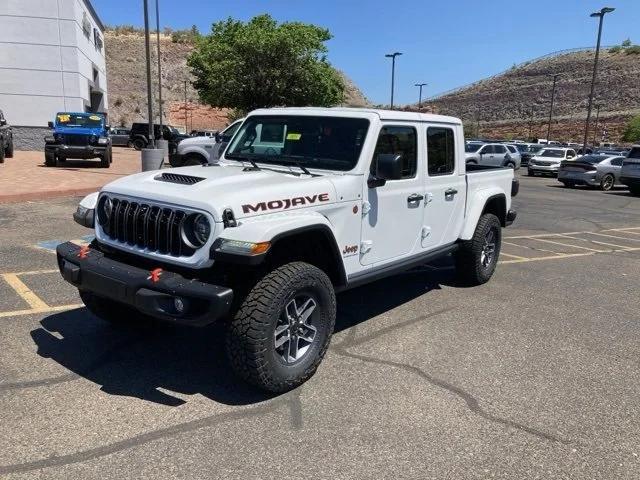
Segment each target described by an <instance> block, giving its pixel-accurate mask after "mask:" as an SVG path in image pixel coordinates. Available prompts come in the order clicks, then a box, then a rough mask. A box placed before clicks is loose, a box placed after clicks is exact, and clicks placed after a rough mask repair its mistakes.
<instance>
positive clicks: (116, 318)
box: [78, 290, 154, 327]
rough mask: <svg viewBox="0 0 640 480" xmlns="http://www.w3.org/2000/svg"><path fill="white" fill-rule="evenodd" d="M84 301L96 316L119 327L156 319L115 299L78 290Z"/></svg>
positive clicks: (140, 324) (150, 321) (136, 324)
mask: <svg viewBox="0 0 640 480" xmlns="http://www.w3.org/2000/svg"><path fill="white" fill-rule="evenodd" d="M78 292H79V293H80V298H81V299H82V303H84V305H85V307H87V310H89V311H90V312H91V313H93V314H94V315H95V316H96V317H98V318H99V319H101V320H104V321H105V322H108V323H110V324H112V325H114V326H117V327H141V326H146V325H149V324H150V323H152V322H153V321H154V320H153V319H152V318H151V317H149V316H148V315H144V314H142V313H140V312H138V311H137V310H136V309H135V308H131V307H128V306H126V305H123V304H121V303H118V302H114V301H113V300H109V299H107V298H103V297H99V296H97V295H95V294H93V293H91V292H87V291H83V290H78Z"/></svg>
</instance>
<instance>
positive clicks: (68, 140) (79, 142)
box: [61, 135, 91, 147]
mask: <svg viewBox="0 0 640 480" xmlns="http://www.w3.org/2000/svg"><path fill="white" fill-rule="evenodd" d="M61 142H62V143H63V144H65V145H69V146H71V147H85V146H87V145H90V144H91V136H89V135H64V136H63V137H62V138H61Z"/></svg>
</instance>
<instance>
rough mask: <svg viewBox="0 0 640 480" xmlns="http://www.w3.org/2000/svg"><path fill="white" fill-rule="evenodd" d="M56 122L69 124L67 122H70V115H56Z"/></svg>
mask: <svg viewBox="0 0 640 480" xmlns="http://www.w3.org/2000/svg"><path fill="white" fill-rule="evenodd" d="M58 121H59V122H60V123H66V122H69V121H71V115H66V114H64V115H58Z"/></svg>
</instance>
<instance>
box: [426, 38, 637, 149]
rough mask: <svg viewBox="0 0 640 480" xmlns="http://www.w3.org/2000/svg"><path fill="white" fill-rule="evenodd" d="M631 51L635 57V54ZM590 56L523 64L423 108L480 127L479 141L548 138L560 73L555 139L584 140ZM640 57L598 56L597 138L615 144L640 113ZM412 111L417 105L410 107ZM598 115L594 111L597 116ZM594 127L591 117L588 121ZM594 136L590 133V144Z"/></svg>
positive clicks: (617, 51)
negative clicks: (555, 76) (604, 134)
mask: <svg viewBox="0 0 640 480" xmlns="http://www.w3.org/2000/svg"><path fill="white" fill-rule="evenodd" d="M634 52H635V53H634ZM593 57H594V52H593V51H578V52H573V53H566V54H560V55H556V56H551V57H548V58H543V59H540V60H537V61H532V62H529V63H525V64H522V65H520V66H518V67H514V68H512V69H511V70H509V71H507V72H505V73H503V74H502V75H498V76H496V77H493V78H490V79H486V80H483V81H480V82H477V83H475V84H472V85H470V86H468V87H466V88H463V89H460V90H458V91H455V92H453V93H450V94H447V95H443V96H440V97H438V98H436V99H433V100H431V101H428V102H425V108H426V109H429V110H432V111H437V112H439V113H442V114H446V115H454V116H457V117H461V118H462V119H463V120H464V121H465V124H466V125H467V126H468V127H469V126H471V125H473V126H475V125H477V124H479V128H480V136H483V137H485V136H486V137H492V136H493V137H514V138H523V137H528V136H529V132H530V131H531V136H532V137H540V138H544V137H546V132H547V124H548V115H549V104H550V98H551V88H552V82H553V79H552V74H554V73H560V74H561V76H560V78H559V79H558V83H557V88H556V96H555V102H554V122H553V124H552V134H551V137H552V138H553V139H558V140H567V141H570V140H573V141H582V135H584V120H585V118H586V111H587V102H588V97H589V89H590V82H591V75H592V71H593ZM639 79H640V52H638V48H637V47H632V48H631V49H621V48H614V49H605V50H603V51H601V56H600V63H599V69H598V83H597V84H596V89H595V96H594V99H595V101H594V103H595V104H599V105H601V108H600V120H599V125H600V126H599V129H598V133H597V135H598V137H600V136H601V134H602V130H603V128H604V127H605V126H606V129H607V131H608V139H610V140H613V141H618V140H619V137H620V135H621V132H622V129H623V128H624V124H625V123H626V122H627V121H628V120H629V118H630V117H631V116H633V115H634V114H636V115H637V114H638V113H640V80H639ZM414 108H415V106H414ZM595 114H596V111H595V108H594V110H593V115H594V117H595ZM592 120H593V121H594V122H595V118H593V117H592ZM592 136H593V134H592V133H591V134H590V136H589V137H590V139H591V138H592Z"/></svg>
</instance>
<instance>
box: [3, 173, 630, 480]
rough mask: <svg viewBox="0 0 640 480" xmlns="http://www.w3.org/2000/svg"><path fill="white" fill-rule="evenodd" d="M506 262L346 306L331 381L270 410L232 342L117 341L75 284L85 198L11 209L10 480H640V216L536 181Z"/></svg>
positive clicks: (123, 337)
mask: <svg viewBox="0 0 640 480" xmlns="http://www.w3.org/2000/svg"><path fill="white" fill-rule="evenodd" d="M521 182H522V186H521V191H520V195H519V196H518V197H517V198H516V199H515V201H514V204H515V208H516V209H517V210H518V212H519V217H518V220H517V221H516V223H515V225H514V226H513V227H512V228H509V229H507V230H505V231H504V235H505V238H504V240H505V243H504V246H503V253H502V257H501V265H500V266H499V268H498V271H497V273H496V275H495V277H494V278H493V279H492V281H491V282H490V283H489V284H487V285H484V286H482V287H479V288H473V289H462V288H456V287H455V286H454V284H453V282H452V278H451V277H452V275H451V273H452V272H451V269H450V267H449V265H448V264H447V263H446V262H443V263H439V264H435V265H429V266H425V267H424V268H421V269H418V270H415V271H412V272H409V273H406V274H403V275H400V276H398V277H394V278H391V279H387V280H383V281H380V282H377V283H375V284H373V285H370V286H365V287H362V288H359V289H356V290H353V291H350V292H346V293H344V294H342V295H340V296H339V312H338V324H337V332H336V335H335V337H334V340H333V342H332V346H331V348H330V351H329V353H328V355H327V358H326V360H325V362H324V363H323V365H322V367H321V368H320V370H319V372H318V374H317V375H316V376H315V377H314V378H313V379H312V380H311V381H310V382H308V383H307V384H305V385H304V386H303V387H301V388H299V389H298V390H295V391H293V392H290V393H289V394H286V395H282V396H276V397H267V396H265V395H264V394H261V393H258V392H256V391H254V390H251V389H250V388H248V387H246V386H244V385H243V384H242V383H241V382H238V381H237V380H236V379H234V378H233V377H231V376H230V375H229V372H228V368H227V367H226V365H225V364H224V355H223V352H222V348H223V345H222V342H221V329H220V328H219V327H216V326H213V327H210V328H206V329H184V328H175V327H171V326H161V327H158V328H153V329H149V328H138V329H134V328H132V329H123V330H116V329H114V328H112V327H111V326H109V325H107V324H106V323H104V322H101V321H99V320H97V319H96V318H95V317H92V316H91V315H90V314H88V313H87V312H86V311H85V310H84V309H83V308H82V307H81V306H80V305H79V303H80V302H79V298H78V296H77V293H76V292H75V291H74V290H73V288H71V287H70V286H69V285H68V284H66V283H65V282H63V281H62V279H61V278H60V277H59V274H58V273H57V272H56V270H55V256H54V255H53V253H52V251H53V248H54V246H55V244H56V243H57V242H58V241H62V240H67V239H77V241H79V242H82V241H87V240H88V238H86V237H84V236H85V235H86V234H87V231H86V230H85V229H82V228H81V227H79V226H77V225H75V224H73V222H72V221H71V216H70V215H71V212H72V211H73V210H74V208H75V204H76V203H77V199H59V200H54V201H49V202H47V203H43V202H42V203H41V202H36V203H22V204H12V205H0V345H2V347H3V348H2V349H0V424H2V425H3V429H2V431H3V432H4V433H5V434H4V435H3V436H2V437H0V477H3V478H4V477H6V478H107V477H110V476H116V477H119V478H141V477H144V476H154V475H155V476H159V477H165V478H167V477H174V476H176V477H180V476H184V477H207V478H230V479H231V478H271V477H276V476H284V475H288V476H290V475H296V476H297V477H298V478H372V477H374V476H375V477H376V478H390V477H392V476H393V477H394V478H430V477H433V478H461V477H462V476H463V475H464V476H465V477H467V478H508V477H511V478H513V477H526V478H558V477H562V478H637V472H638V470H639V469H640V464H639V463H640V462H639V459H638V455H639V454H640V449H639V448H638V445H639V444H640V425H639V424H638V422H637V421H636V417H637V411H638V408H639V407H640V396H639V395H638V393H639V392H638V387H637V381H636V379H637V378H638V375H639V374H640V364H639V363H638V357H637V345H638V341H639V340H640V326H638V313H637V312H638V307H639V306H640V300H638V288H639V287H640V281H639V280H638V275H637V272H638V271H639V268H640V199H638V198H633V197H631V196H629V195H628V193H627V192H626V191H624V190H614V191H612V192H607V193H604V192H599V191H593V190H585V189H575V190H568V189H564V188H561V187H560V185H559V183H558V182H557V180H555V179H552V178H540V177H536V178H528V177H521Z"/></svg>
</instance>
